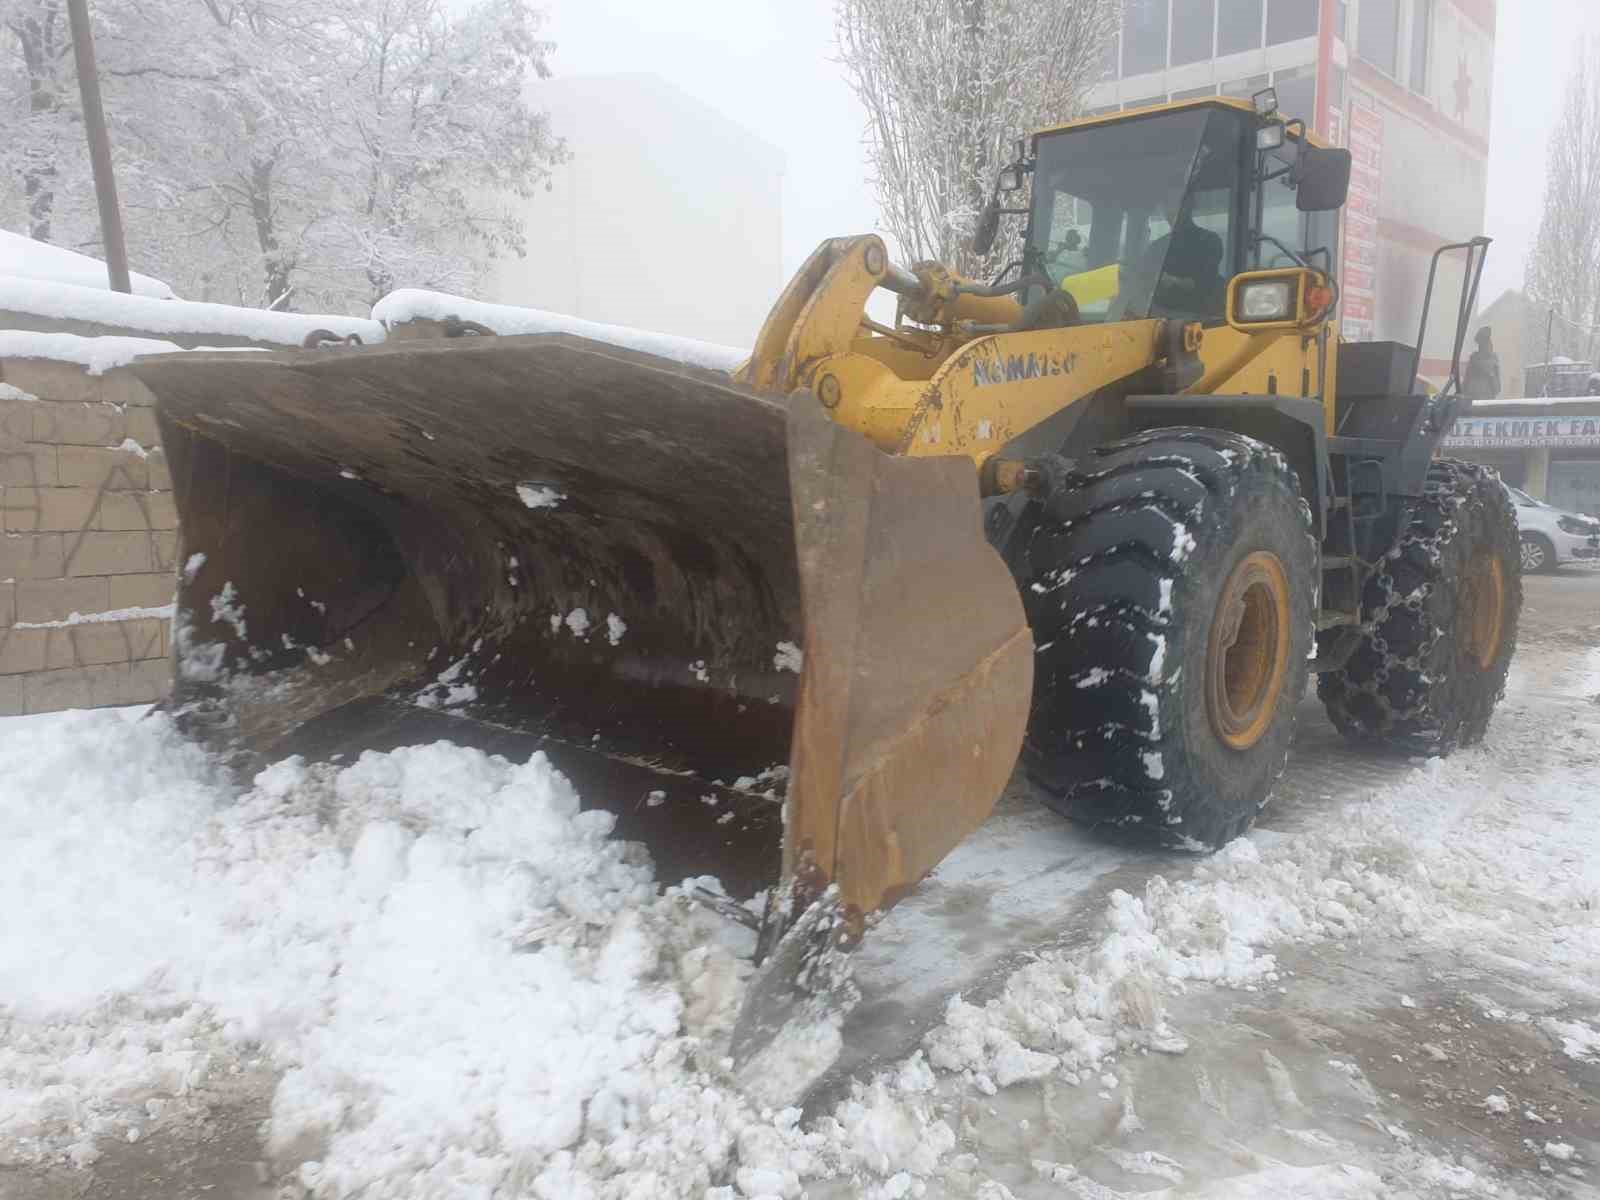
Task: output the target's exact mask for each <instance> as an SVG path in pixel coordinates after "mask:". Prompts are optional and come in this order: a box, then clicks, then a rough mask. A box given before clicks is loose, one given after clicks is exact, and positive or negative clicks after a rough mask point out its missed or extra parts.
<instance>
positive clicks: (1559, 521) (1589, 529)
mask: <svg viewBox="0 0 1600 1200" xmlns="http://www.w3.org/2000/svg"><path fill="white" fill-rule="evenodd" d="M1556 528H1557V529H1559V530H1561V532H1562V533H1574V534H1577V535H1578V536H1579V537H1587V536H1589V535H1591V534H1595V533H1600V523H1597V522H1594V521H1585V520H1584V519H1583V518H1582V517H1557V518H1556Z"/></svg>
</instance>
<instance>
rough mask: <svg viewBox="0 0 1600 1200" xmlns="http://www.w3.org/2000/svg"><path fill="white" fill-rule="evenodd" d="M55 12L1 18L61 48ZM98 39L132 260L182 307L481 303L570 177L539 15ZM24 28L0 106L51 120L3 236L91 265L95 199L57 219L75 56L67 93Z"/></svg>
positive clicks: (19, 151)
mask: <svg viewBox="0 0 1600 1200" xmlns="http://www.w3.org/2000/svg"><path fill="white" fill-rule="evenodd" d="M61 7H64V3H63V0H0V13H4V14H5V15H6V16H7V17H12V16H13V14H14V13H22V14H24V15H25V16H27V17H29V18H30V19H31V20H32V21H33V23H34V24H35V25H38V26H40V28H41V29H42V30H44V31H45V32H49V31H51V30H53V29H54V26H53V25H50V24H49V23H48V22H46V21H44V20H43V18H44V17H46V16H49V15H51V14H54V13H55V12H56V10H57V9H58V8H61ZM57 20H58V23H59V24H60V26H61V29H62V31H61V32H60V33H59V34H58V35H57V36H58V39H65V38H66V35H65V32H64V26H65V17H64V14H62V15H59V16H58V17H57ZM94 20H95V26H96V38H97V48H98V50H99V54H100V61H101V68H102V76H103V84H104V88H105V93H106V108H107V115H108V119H109V121H110V124H111V135H112V144H113V149H114V151H115V155H116V161H117V169H118V172H119V180H118V183H119V189H120V191H121V193H122V195H123V199H124V207H125V209H126V212H127V221H126V224H127V226H128V237H129V243H130V252H131V254H132V256H133V257H134V259H135V261H136V262H137V263H138V265H139V266H140V268H141V269H143V270H146V271H150V272H152V273H155V274H159V275H161V276H163V277H164V278H167V279H168V280H169V281H171V282H172V283H173V284H174V285H175V286H176V287H178V289H179V291H180V292H181V293H182V294H185V295H190V296H194V297H197V298H207V299H217V300H225V301H229V302H232V303H243V304H261V305H277V306H280V307H298V308H320V309H329V310H351V309H360V308H361V307H363V306H364V305H366V304H369V303H371V302H372V301H373V300H374V299H376V298H377V297H379V296H381V295H383V294H384V293H385V292H387V291H389V290H390V289H392V288H393V287H397V286H403V285H410V286H420V287H436V288H446V289H451V288H454V289H460V288H468V287H470V286H471V284H472V283H473V281H474V280H475V278H476V277H477V276H478V275H479V274H480V272H481V271H482V269H483V267H484V265H485V262H486V259H487V258H488V257H490V256H492V255H495V254H500V253H506V252H513V253H515V252H520V251H521V249H522V244H523V238H522V229H521V224H520V219H519V218H518V216H517V215H516V213H515V211H514V209H513V208H512V207H511V203H510V198H511V197H517V196H522V197H525V196H528V195H530V194H532V193H533V191H534V190H535V189H537V188H538V187H540V186H541V185H542V184H543V183H544V182H545V180H546V179H547V178H548V175H549V172H550V168H551V166H552V165H553V164H554V163H556V162H558V161H559V160H560V159H561V157H562V156H563V150H562V147H561V144H560V142H559V139H557V138H556V137H555V136H554V135H553V133H552V132H551V129H550V126H549V121H548V118H547V117H546V116H545V115H544V114H542V113H540V112H538V111H536V110H535V109H534V108H533V107H532V106H531V105H530V104H529V102H528V99H527V84H528V82H529V81H530V80H531V79H532V78H535V77H542V76H544V75H546V74H548V69H549V68H548V61H549V56H550V53H551V51H552V46H551V45H550V43H548V42H546V41H542V40H541V39H540V38H539V37H538V29H539V24H540V14H539V12H538V11H537V10H536V9H534V8H532V7H531V6H530V5H529V4H528V3H527V2H526V0H476V3H470V4H468V3H459V2H455V0H341V3H339V4H337V5H329V4H326V3H323V2H322V0H97V3H96V5H95V7H94ZM19 27H21V28H23V29H25V30H28V29H31V28H32V26H29V25H26V24H24V22H23V21H22V20H21V19H13V20H10V21H8V23H7V31H8V32H7V34H6V35H4V36H3V37H0V103H4V104H6V106H7V108H6V110H5V111H10V112H15V113H20V112H22V111H23V109H24V106H25V89H24V82H25V80H31V79H32V78H34V77H39V78H40V79H41V81H42V82H41V85H38V86H36V85H34V84H32V83H31V82H30V83H28V87H27V89H26V90H27V94H29V95H31V93H32V92H34V91H39V92H42V93H43V98H42V99H41V100H39V101H37V102H35V101H32V100H27V101H26V104H27V105H31V106H33V107H31V108H29V109H28V111H29V112H30V114H31V113H32V111H33V109H34V108H37V110H38V111H39V113H40V114H41V115H40V116H37V117H35V116H31V115H30V117H29V121H30V125H29V133H30V136H29V138H28V139H27V143H26V144H27V147H28V149H27V150H26V151H25V150H24V149H23V148H20V147H19V148H14V149H13V148H7V149H4V150H0V170H3V171H4V177H3V178H0V222H3V223H5V224H8V225H10V224H17V225H21V224H22V221H21V220H20V219H19V218H20V217H21V215H22V214H21V213H20V212H19V211H18V210H22V209H25V210H26V213H27V216H26V223H27V227H28V228H29V230H30V231H31V232H33V233H34V234H35V236H41V235H50V236H52V240H56V241H61V242H64V243H66V244H70V245H75V246H78V247H80V248H84V249H91V250H92V249H95V248H96V231H95V226H94V214H93V204H92V196H91V197H90V198H89V201H88V203H87V204H86V205H83V204H75V205H69V206H65V207H64V206H63V200H64V199H65V197H66V195H67V190H66V189H65V188H64V187H63V186H62V185H61V180H62V179H64V178H66V177H68V176H70V177H71V178H73V179H74V180H79V179H82V180H86V178H87V176H86V165H85V164H86V154H85V151H84V148H83V144H82V143H83V136H82V130H81V126H80V125H79V124H78V122H77V111H76V104H77V100H76V81H75V79H74V78H73V76H72V67H71V47H70V39H66V40H65V46H66V57H65V60H64V63H65V66H64V70H65V82H64V84H63V81H62V75H61V70H62V68H61V67H60V65H57V67H56V69H55V73H54V74H48V73H41V72H40V71H37V70H34V68H33V67H32V66H31V64H32V62H33V61H34V60H36V59H40V57H41V56H40V55H39V54H38V53H35V52H34V51H32V50H29V51H28V53H27V55H24V53H23V48H24V42H25V39H24V38H23V37H22V36H21V35H20V34H18V33H17V32H16V29H17V28H19ZM28 44H29V45H34V44H37V45H43V46H54V45H55V43H52V42H50V41H49V40H48V38H46V37H45V36H44V35H43V34H40V35H37V36H32V37H31V40H29V42H28ZM58 54H59V51H58ZM30 71H31V72H32V75H29V72H30ZM0 119H5V117H4V113H3V112H0ZM35 148H36V149H35ZM80 190H81V189H78V188H74V189H73V192H72V196H73V198H74V200H76V199H77V198H78V194H79V191H80ZM35 197H39V198H41V199H38V200H36V199H35ZM69 208H70V209H71V211H70V212H69V211H68V209H69ZM36 209H38V210H41V211H39V212H38V213H37V214H36V212H35V210H36Z"/></svg>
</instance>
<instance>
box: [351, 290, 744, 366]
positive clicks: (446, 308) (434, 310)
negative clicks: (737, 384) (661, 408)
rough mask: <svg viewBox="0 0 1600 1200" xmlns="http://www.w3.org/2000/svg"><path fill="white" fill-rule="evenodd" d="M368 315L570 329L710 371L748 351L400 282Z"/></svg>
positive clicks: (735, 362)
mask: <svg viewBox="0 0 1600 1200" xmlns="http://www.w3.org/2000/svg"><path fill="white" fill-rule="evenodd" d="M372 315H373V317H374V318H376V319H377V320H379V321H382V322H383V323H384V325H386V326H393V325H399V324H402V323H404V322H406V321H413V320H419V319H420V320H427V321H443V320H445V319H447V318H450V317H455V318H457V319H458V320H462V321H472V322H475V323H476V324H479V325H483V326H485V327H486V328H489V329H492V330H494V331H495V332H496V333H499V334H507V335H509V334H517V333H571V334H575V335H577V336H578V337H586V338H592V339H593V340H594V341H597V342H608V343H610V344H611V345H613V346H621V347H623V348H625V349H628V350H639V351H642V352H643V353H645V354H654V355H657V356H659V357H661V358H670V359H672V360H674V361H676V362H681V363H684V364H685V365H687V366H691V367H706V368H709V369H711V370H714V371H732V370H733V369H734V368H735V367H737V366H739V364H741V363H742V362H744V360H745V359H747V358H749V357H750V351H748V350H740V349H738V348H736V347H734V346H719V345H718V344H717V343H715V342H701V341H697V340H695V339H694V338H684V337H674V336H673V335H671V334H668V333H652V332H650V331H649V330H647V329H630V328H629V327H628V326H626V325H604V324H601V323H600V322H598V321H585V320H584V319H583V318H582V317H569V316H565V315H563V314H561V313H553V312H545V311H544V310H542V309H537V308H514V307H512V306H511V305H509V304H486V303H484V302H483V301H481V300H466V299H463V298H462V297H460V296H451V295H449V294H448V293H445V292H426V291H422V290H420V289H418V288H400V289H399V290H398V291H393V292H390V293H389V294H388V295H387V296H385V297H384V298H383V299H382V300H380V301H378V303H377V304H376V305H375V306H374V307H373V309H372Z"/></svg>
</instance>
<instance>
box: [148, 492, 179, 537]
mask: <svg viewBox="0 0 1600 1200" xmlns="http://www.w3.org/2000/svg"><path fill="white" fill-rule="evenodd" d="M146 495H147V497H148V499H149V512H150V528H151V529H152V530H153V531H155V532H157V533H167V532H176V530H177V528H178V501H177V497H175V496H174V495H173V494H172V493H171V492H149V493H146Z"/></svg>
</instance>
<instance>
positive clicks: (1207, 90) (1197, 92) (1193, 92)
mask: <svg viewBox="0 0 1600 1200" xmlns="http://www.w3.org/2000/svg"><path fill="white" fill-rule="evenodd" d="M1216 94H1217V89H1216V88H1215V87H1203V88H1190V89H1189V90H1188V91H1186V92H1173V93H1172V98H1173V99H1174V100H1198V99H1200V97H1202V96H1215V95H1216Z"/></svg>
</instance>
